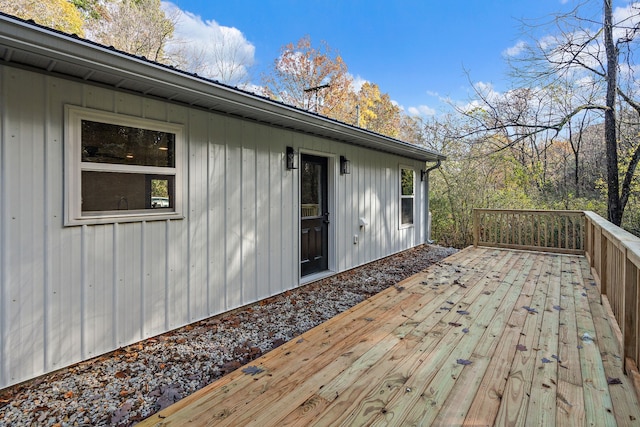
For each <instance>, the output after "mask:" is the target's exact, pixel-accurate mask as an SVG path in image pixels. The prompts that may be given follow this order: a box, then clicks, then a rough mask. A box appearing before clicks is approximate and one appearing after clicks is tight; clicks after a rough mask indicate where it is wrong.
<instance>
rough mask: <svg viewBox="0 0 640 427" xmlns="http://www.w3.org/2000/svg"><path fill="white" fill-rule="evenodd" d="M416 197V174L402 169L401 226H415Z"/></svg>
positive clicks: (404, 168) (407, 169) (411, 170)
mask: <svg viewBox="0 0 640 427" xmlns="http://www.w3.org/2000/svg"><path fill="white" fill-rule="evenodd" d="M414 195H415V172H414V170H413V169H409V168H406V167H400V226H401V227H408V226H410V225H413V206H414V203H413V202H414Z"/></svg>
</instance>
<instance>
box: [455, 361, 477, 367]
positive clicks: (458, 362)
mask: <svg viewBox="0 0 640 427" xmlns="http://www.w3.org/2000/svg"><path fill="white" fill-rule="evenodd" d="M456 363H457V364H458V365H465V366H466V365H471V364H472V363H473V362H472V361H470V360H467V359H457V360H456Z"/></svg>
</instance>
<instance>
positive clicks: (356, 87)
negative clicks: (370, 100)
mask: <svg viewBox="0 0 640 427" xmlns="http://www.w3.org/2000/svg"><path fill="white" fill-rule="evenodd" d="M365 83H371V82H370V81H369V80H367V79H364V78H362V77H360V76H355V77H354V76H351V90H352V91H354V92H356V93H357V92H360V89H362V85H364V84H365Z"/></svg>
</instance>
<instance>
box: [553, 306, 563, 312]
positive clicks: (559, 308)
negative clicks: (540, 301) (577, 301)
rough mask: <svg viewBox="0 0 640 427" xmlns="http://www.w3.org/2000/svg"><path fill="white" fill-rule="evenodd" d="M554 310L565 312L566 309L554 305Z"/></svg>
mask: <svg viewBox="0 0 640 427" xmlns="http://www.w3.org/2000/svg"><path fill="white" fill-rule="evenodd" d="M553 308H554V309H555V310H558V311H562V310H564V308H562V307H560V306H559V305H554V306H553Z"/></svg>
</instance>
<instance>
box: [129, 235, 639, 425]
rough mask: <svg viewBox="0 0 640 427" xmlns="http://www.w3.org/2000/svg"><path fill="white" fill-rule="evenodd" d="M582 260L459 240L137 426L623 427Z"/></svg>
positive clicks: (613, 340)
mask: <svg viewBox="0 0 640 427" xmlns="http://www.w3.org/2000/svg"><path fill="white" fill-rule="evenodd" d="M597 285H598V284H597V283H596V281H595V280H594V278H593V276H592V275H591V269H590V265H589V262H588V261H587V258H585V257H583V256H577V255H570V254H553V253H542V252H531V251H520V250H509V249H495V248H479V247H478V248H467V249H465V250H463V251H461V252H459V253H457V254H455V255H453V256H451V257H449V258H447V259H445V260H443V261H442V262H440V263H438V264H437V265H434V266H432V267H430V268H429V269H427V270H425V271H424V272H422V273H419V274H417V275H415V276H413V277H411V278H409V279H407V280H405V281H403V282H401V283H399V284H398V285H397V286H395V287H391V288H389V289H387V290H385V291H383V292H382V293H380V294H378V295H376V296H374V297H372V298H370V299H368V300H366V301H364V302H362V303H361V304H359V305H357V306H355V307H353V308H352V309H350V310H348V311H346V312H344V313H342V314H340V315H338V316H336V317H334V318H332V319H330V320H329V321H327V322H326V323H324V324H322V325H320V326H318V327H316V328H314V329H312V330H310V331H308V332H306V333H305V334H303V335H301V336H300V337H299V338H297V339H294V340H292V341H290V342H288V343H287V344H285V345H283V346H281V347H279V348H277V349H275V350H273V351H271V352H270V353H268V354H266V355H264V356H263V357H261V358H259V359H256V360H255V361H253V362H252V363H251V364H250V365H248V366H245V367H244V368H242V369H239V370H237V371H235V372H233V373H231V374H229V375H227V376H225V377H223V378H221V379H220V380H218V381H217V382H215V383H213V384H211V385H209V386H207V387H206V388H204V389H202V390H200V391H198V392H196V393H194V394H193V395H191V396H188V397H187V398H185V399H183V400H181V401H179V402H177V403H176V404H174V405H173V406H171V407H169V408H166V409H165V410H163V411H161V412H159V413H157V414H155V415H153V416H152V417H150V418H149V419H147V420H145V421H143V422H142V423H141V424H140V425H143V426H144V425H163V426H173V425H175V426H182V425H184V424H187V423H190V424H191V425H233V426H238V425H243V426H244V425H259V426H276V425H277V426H283V425H304V426H306V425H340V424H342V425H369V424H374V425H474V426H475V425H507V424H512V423H513V424H515V423H522V424H531V425H571V426H577V425H630V424H635V423H639V422H640V407H639V406H638V401H637V399H636V394H635V392H634V388H633V385H632V383H631V381H630V379H629V377H627V376H625V374H624V369H623V365H624V363H623V361H624V357H623V356H622V354H621V349H620V343H619V335H620V332H619V330H618V327H617V325H616V324H615V321H614V320H612V319H613V317H612V315H611V314H610V313H609V312H608V308H607V306H606V304H605V305H603V304H602V299H601V293H600V290H599V287H598V286H597Z"/></svg>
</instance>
